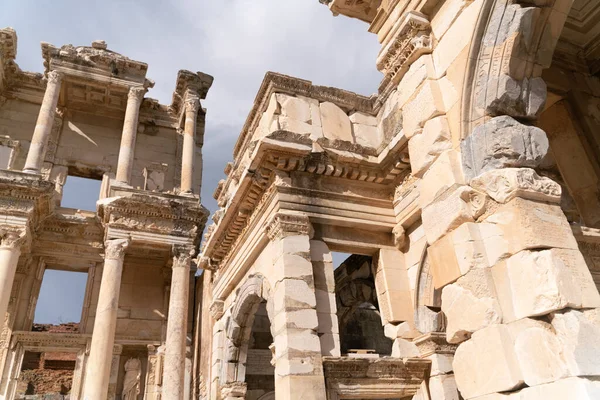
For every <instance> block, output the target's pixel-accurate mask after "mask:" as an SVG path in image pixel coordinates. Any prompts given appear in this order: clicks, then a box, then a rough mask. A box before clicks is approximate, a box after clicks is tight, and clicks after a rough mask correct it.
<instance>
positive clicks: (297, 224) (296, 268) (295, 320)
mask: <svg viewBox="0 0 600 400" xmlns="http://www.w3.org/2000/svg"><path fill="white" fill-rule="evenodd" d="M267 233H268V235H269V239H271V242H272V252H273V262H274V268H273V271H274V274H276V276H273V277H272V278H273V281H274V282H275V285H274V288H273V289H274V290H273V292H274V293H273V296H274V310H273V314H274V316H273V321H271V323H272V332H273V336H274V342H275V343H274V345H275V395H276V398H278V399H290V400H294V399H304V400H309V399H315V400H316V399H325V398H326V397H327V396H326V392H325V379H324V377H323V364H322V361H321V342H320V341H319V336H318V334H317V329H318V325H319V323H318V317H317V309H316V308H317V299H316V296H315V284H314V277H313V265H312V263H311V260H310V250H311V246H310V236H311V235H312V226H311V225H310V221H309V220H308V217H307V216H306V215H304V214H292V213H283V212H278V213H277V214H275V216H274V217H273V219H272V220H271V222H270V223H269V225H268V227H267ZM324 293H326V295H327V296H328V298H329V301H330V302H331V301H333V302H334V303H335V294H330V293H327V292H324Z"/></svg>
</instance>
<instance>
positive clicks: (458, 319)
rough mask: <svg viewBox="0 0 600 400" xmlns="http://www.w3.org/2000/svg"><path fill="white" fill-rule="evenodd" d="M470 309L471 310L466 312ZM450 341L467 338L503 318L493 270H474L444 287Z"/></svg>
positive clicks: (456, 341)
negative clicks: (492, 277)
mask: <svg viewBox="0 0 600 400" xmlns="http://www.w3.org/2000/svg"><path fill="white" fill-rule="evenodd" d="M466 310H468V312H466ZM442 311H443V312H444V314H445V315H446V319H447V326H446V339H447V341H448V343H460V342H462V341H465V340H467V339H468V338H469V337H470V336H471V334H472V333H473V332H476V331H478V330H480V329H483V328H485V327H487V326H490V325H492V324H499V323H501V322H502V311H501V309H500V305H499V304H498V301H497V300H496V293H495V289H494V284H493V282H492V279H491V272H490V271H489V270H487V269H486V270H473V271H471V272H469V273H468V274H467V275H465V276H464V277H463V278H461V279H459V280H458V281H457V282H456V283H453V284H450V285H448V286H446V287H445V288H444V289H443V291H442Z"/></svg>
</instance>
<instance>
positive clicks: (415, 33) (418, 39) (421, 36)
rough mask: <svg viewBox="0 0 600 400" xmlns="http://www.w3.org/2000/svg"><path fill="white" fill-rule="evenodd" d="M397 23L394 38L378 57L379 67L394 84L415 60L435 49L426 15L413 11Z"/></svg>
mask: <svg viewBox="0 0 600 400" xmlns="http://www.w3.org/2000/svg"><path fill="white" fill-rule="evenodd" d="M397 24H399V26H398V28H397V29H396V32H395V34H394V36H393V38H392V39H391V40H390V41H389V42H388V44H387V45H386V46H384V47H383V48H382V49H381V51H380V52H379V56H378V57H377V69H378V70H379V71H381V72H382V73H383V74H384V75H385V79H386V81H388V82H391V85H392V86H394V85H397V84H398V82H400V80H401V79H402V77H403V76H404V74H405V73H406V71H408V68H409V67H410V66H411V64H412V63H413V62H414V61H416V60H417V59H418V58H419V57H420V56H421V55H423V54H427V53H431V52H432V50H433V49H432V43H431V42H432V39H431V27H430V25H429V20H428V19H427V17H426V16H425V15H423V14H421V13H418V12H414V11H411V12H408V13H406V15H405V16H404V17H403V18H402V19H400V20H399V21H398V22H397Z"/></svg>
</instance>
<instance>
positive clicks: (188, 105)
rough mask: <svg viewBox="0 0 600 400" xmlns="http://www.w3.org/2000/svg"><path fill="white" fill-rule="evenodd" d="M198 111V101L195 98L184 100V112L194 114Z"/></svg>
mask: <svg viewBox="0 0 600 400" xmlns="http://www.w3.org/2000/svg"><path fill="white" fill-rule="evenodd" d="M199 109H200V99H199V98H198V97H197V96H191V97H188V98H187V99H186V100H185V111H186V112H192V113H194V114H196V113H197V112H198V110H199Z"/></svg>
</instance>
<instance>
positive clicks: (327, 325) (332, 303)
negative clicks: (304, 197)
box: [310, 240, 341, 357]
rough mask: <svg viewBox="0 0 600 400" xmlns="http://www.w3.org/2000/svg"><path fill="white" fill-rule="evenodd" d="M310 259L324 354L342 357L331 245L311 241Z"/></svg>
mask: <svg viewBox="0 0 600 400" xmlns="http://www.w3.org/2000/svg"><path fill="white" fill-rule="evenodd" d="M310 260H311V262H312V267H313V276H314V280H315V296H316V300H317V318H318V321H319V326H318V327H317V333H318V335H319V341H320V342H321V354H322V355H323V356H332V357H340V355H341V346H340V331H339V325H338V317H337V304H336V299H335V277H334V275H333V258H332V256H331V252H330V251H329V247H327V244H326V243H325V242H322V241H320V240H311V241H310Z"/></svg>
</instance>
